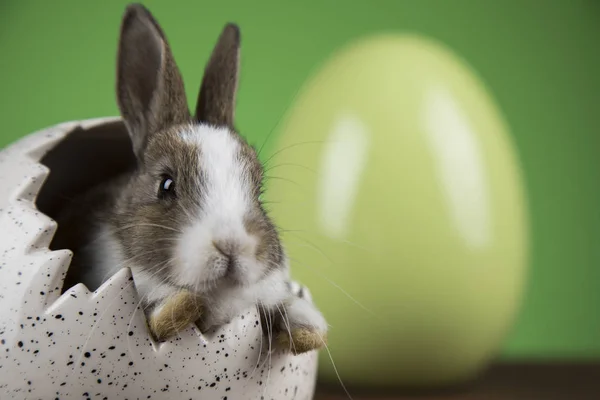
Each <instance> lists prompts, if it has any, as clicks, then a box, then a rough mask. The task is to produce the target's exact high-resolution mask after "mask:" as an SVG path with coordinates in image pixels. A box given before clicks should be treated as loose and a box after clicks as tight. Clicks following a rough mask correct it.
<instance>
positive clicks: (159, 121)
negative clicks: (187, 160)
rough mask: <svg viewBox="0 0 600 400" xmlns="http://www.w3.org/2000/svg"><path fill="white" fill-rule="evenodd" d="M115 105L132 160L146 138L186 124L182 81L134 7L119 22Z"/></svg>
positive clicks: (163, 44) (153, 28)
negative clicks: (176, 125) (127, 135)
mask: <svg viewBox="0 0 600 400" xmlns="http://www.w3.org/2000/svg"><path fill="white" fill-rule="evenodd" d="M117 102H118V104H119V109H120V111H121V115H122V117H123V119H124V121H125V124H126V125H127V128H128V130H129V135H130V136H131V140H132V142H133V149H134V152H135V154H136V156H137V157H138V158H139V157H140V156H141V155H142V153H143V150H144V147H145V146H146V143H147V142H148V139H149V137H150V136H151V135H152V134H154V133H156V132H157V131H159V130H161V129H165V128H167V127H169V126H170V125H173V124H178V123H183V122H186V121H189V120H190V111H189V109H188V105H187V99H186V96H185V89H184V86H183V80H182V78H181V74H180V72H179V69H178V68H177V65H176V64H175V61H174V59H173V55H172V53H171V50H170V48H169V44H168V42H167V39H166V37H165V35H164V33H163V31H162V29H161V28H160V26H159V25H158V23H157V22H156V20H155V19H154V17H153V16H152V14H150V11H148V10H147V9H146V8H145V7H144V6H142V5H140V4H132V5H129V6H128V7H127V9H126V11H125V15H124V16H123V20H122V23H121V36H120V39H119V53H118V61H117Z"/></svg>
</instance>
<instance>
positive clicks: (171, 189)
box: [158, 176, 175, 198]
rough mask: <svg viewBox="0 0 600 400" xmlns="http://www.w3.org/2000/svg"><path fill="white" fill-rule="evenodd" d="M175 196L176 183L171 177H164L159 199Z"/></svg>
mask: <svg viewBox="0 0 600 400" xmlns="http://www.w3.org/2000/svg"><path fill="white" fill-rule="evenodd" d="M174 195H175V181H174V180H173V178H171V177H170V176H164V177H163V178H162V180H161V181H160V186H159V187H158V197H160V198H165V197H168V196H174Z"/></svg>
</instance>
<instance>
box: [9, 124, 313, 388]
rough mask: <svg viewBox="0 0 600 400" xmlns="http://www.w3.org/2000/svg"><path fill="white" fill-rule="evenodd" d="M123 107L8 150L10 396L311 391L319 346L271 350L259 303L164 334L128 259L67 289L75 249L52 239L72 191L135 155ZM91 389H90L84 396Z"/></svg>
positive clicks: (40, 134) (40, 133) (28, 139)
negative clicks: (295, 351)
mask: <svg viewBox="0 0 600 400" xmlns="http://www.w3.org/2000/svg"><path fill="white" fill-rule="evenodd" d="M128 140H129V139H128V137H127V135H126V131H125V128H124V126H123V124H122V122H121V120H120V119H119V118H100V119H92V120H84V121H78V122H68V123H63V124H60V125H57V126H54V127H51V128H48V129H45V130H41V131H38V132H35V133H33V134H31V135H28V136H26V137H25V138H23V139H21V140H20V141H18V142H16V143H14V144H12V145H11V146H9V147H7V148H6V149H4V150H3V151H1V152H0V184H1V185H2V188H3V191H2V194H1V195H0V236H1V237H2V240H1V241H0V352H1V354H0V368H1V370H2V373H1V374H0V397H1V398H5V397H6V398H9V397H10V398H53V399H54V398H58V399H63V398H97V399H103V398H104V399H121V398H129V399H173V398H182V399H184V398H185V399H225V398H229V399H260V398H261V396H264V398H265V399H271V398H276V399H287V398H289V399H292V398H294V399H311V398H312V397H313V393H314V387H315V380H316V372H317V353H316V352H310V353H307V354H304V355H299V356H293V355H291V354H289V353H284V352H281V351H275V352H272V353H271V354H268V353H269V352H268V349H267V347H268V346H267V345H266V343H264V341H263V336H262V331H261V326H260V323H259V322H258V321H259V316H258V313H257V312H256V310H254V309H249V310H248V311H247V312H246V313H244V314H243V315H240V316H239V317H238V318H236V319H235V320H233V321H232V322H231V323H229V324H228V325H226V326H223V327H221V328H219V329H215V330H213V331H211V332H207V333H204V334H201V333H200V332H199V331H198V330H197V329H196V328H194V327H190V328H189V329H187V330H186V331H184V332H182V333H181V334H180V335H179V337H177V338H175V339H173V340H171V341H168V342H165V343H162V344H156V343H154V342H153V341H152V339H151V338H150V336H149V334H148V331H147V329H146V321H145V317H144V315H143V312H142V311H141V309H140V308H139V307H138V295H137V292H136V290H135V288H134V285H133V280H132V276H131V273H130V270H129V269H122V270H120V271H119V272H118V273H116V274H115V275H114V276H112V277H111V278H110V279H109V280H108V281H107V282H106V283H105V284H104V285H103V286H102V287H100V288H99V289H98V290H96V291H95V292H90V291H88V290H87V288H86V287H85V286H84V285H82V284H79V285H77V286H74V287H72V288H70V289H68V290H67V291H65V293H64V294H62V295H61V292H62V284H63V279H64V276H65V273H66V271H67V269H68V267H69V263H70V259H71V255H72V253H71V251H70V250H55V251H52V250H50V248H49V247H50V244H51V240H52V237H53V235H54V232H55V230H56V229H57V226H56V223H55V222H54V221H53V220H52V219H51V218H50V216H51V215H55V213H56V212H57V210H58V209H59V207H60V205H61V198H62V199H64V196H69V195H72V194H73V193H75V192H77V191H81V190H84V189H85V188H86V187H87V186H89V185H92V184H94V183H95V182H98V179H100V178H102V177H106V176H107V175H110V174H114V173H116V172H118V171H121V170H122V169H123V168H124V167H126V166H127V164H128V163H131V162H133V159H132V155H131V154H130V150H129V144H128V143H127V142H128ZM82 396H83V397H82Z"/></svg>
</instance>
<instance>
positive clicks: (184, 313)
mask: <svg viewBox="0 0 600 400" xmlns="http://www.w3.org/2000/svg"><path fill="white" fill-rule="evenodd" d="M201 311H202V307H201V304H200V301H199V299H198V297H196V296H194V295H193V294H191V293H190V292H188V291H187V290H181V291H179V292H177V293H176V294H174V295H173V296H171V297H169V298H167V299H166V300H165V301H164V302H163V303H162V304H161V305H160V306H158V307H156V308H155V309H154V310H153V311H152V313H151V314H150V318H149V319H148V325H149V328H150V332H151V333H152V335H153V336H154V338H155V339H156V340H158V341H165V340H167V339H169V338H171V337H173V336H175V335H176V334H177V333H179V332H181V331H182V330H183V329H185V328H187V327H188V326H190V325H191V324H193V323H194V322H195V321H196V320H197V319H198V318H199V317H200V315H201Z"/></svg>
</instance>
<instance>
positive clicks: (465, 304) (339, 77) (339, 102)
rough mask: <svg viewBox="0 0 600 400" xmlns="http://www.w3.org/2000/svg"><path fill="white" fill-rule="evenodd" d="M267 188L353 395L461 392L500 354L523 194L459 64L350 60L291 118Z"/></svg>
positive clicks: (366, 53)
mask: <svg viewBox="0 0 600 400" xmlns="http://www.w3.org/2000/svg"><path fill="white" fill-rule="evenodd" d="M267 158H269V157H267ZM266 175H267V194H266V206H267V208H268V209H269V210H270V212H271V215H272V216H273V218H274V220H275V222H276V224H277V225H278V226H279V228H280V229H281V230H282V237H283V240H284V243H285V246H286V248H287V251H288V254H289V256H290V259H291V265H292V271H293V276H294V278H296V279H298V280H299V281H301V282H302V283H304V284H306V285H307V286H308V287H309V288H310V290H311V292H312V295H313V298H314V300H315V302H316V304H317V305H318V307H319V308H320V309H321V310H322V312H323V314H324V315H325V317H326V318H327V320H328V322H329V324H330V325H331V327H330V331H329V350H330V352H331V358H332V359H333V361H334V362H335V366H336V367H337V370H338V372H339V375H340V377H341V380H342V381H343V382H344V383H345V384H347V385H379V386H421V385H447V384H454V383H460V382H463V381H465V380H468V379H471V378H472V377H474V375H475V374H477V372H479V371H481V369H482V368H483V367H485V366H486V365H487V364H488V363H489V362H490V361H491V360H492V359H493V358H494V357H495V356H497V355H498V352H499V350H500V348H501V346H502V344H503V340H504V339H505V337H506V335H507V333H508V332H509V330H510V328H511V327H512V324H513V322H514V320H515V316H516V313H517V312H518V309H519V306H520V303H521V299H522V295H523V290H524V283H525V278H526V271H527V261H528V260H527V257H528V224H527V209H526V197H525V191H524V185H523V182H522V177H521V170H520V167H519V162H518V159H517V157H516V154H515V149H514V146H513V144H512V142H511V138H510V134H509V130H508V127H507V124H506V123H505V121H504V118H503V116H502V115H501V113H500V111H499V109H498V107H497V105H496V104H495V102H494V100H493V98H492V96H491V95H490V93H489V92H488V90H487V88H486V87H485V86H484V85H483V84H482V82H481V81H480V79H479V78H478V77H477V76H476V75H475V73H474V72H473V70H472V69H471V68H470V67H469V66H468V65H467V64H466V63H465V62H464V61H463V60H461V59H460V58H459V57H457V56H456V55H455V54H453V52H451V51H450V50H449V49H447V48H445V47H443V46H441V45H440V44H438V43H435V42H432V41H430V40H428V39H425V38H421V37H418V36H404V35H383V36H376V37H372V38H367V39H363V40H360V41H359V42H356V43H354V44H351V45H350V46H348V47H346V48H344V49H342V50H341V51H340V52H338V53H336V54H335V55H334V56H333V57H332V58H331V59H330V60H329V61H328V62H326V64H325V65H324V66H322V68H321V69H320V70H318V71H317V72H316V73H315V75H314V76H313V77H312V78H311V79H310V80H309V82H308V83H307V85H306V86H305V87H304V89H303V90H302V92H301V93H300V95H299V97H298V98H297V99H296V101H295V103H294V105H293V106H292V107H291V109H290V111H289V113H288V115H287V116H286V118H285V119H284V121H283V124H282V127H281V130H280V132H279V135H278V140H277V142H276V144H275V145H274V150H273V152H272V156H271V157H270V158H269V160H268V161H267V165H266ZM320 357H321V358H320V378H321V379H322V380H324V381H325V382H330V383H333V384H335V383H336V382H337V381H338V376H337V373H336V370H335V368H334V366H333V364H332V362H331V359H330V354H329V352H328V351H326V350H324V351H322V352H321V354H320Z"/></svg>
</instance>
